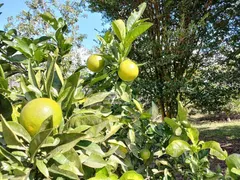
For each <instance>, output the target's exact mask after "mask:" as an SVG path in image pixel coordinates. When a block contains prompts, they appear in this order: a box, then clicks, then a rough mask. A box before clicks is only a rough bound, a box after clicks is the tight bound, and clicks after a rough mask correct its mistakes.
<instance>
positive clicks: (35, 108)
mask: <svg viewBox="0 0 240 180" xmlns="http://www.w3.org/2000/svg"><path fill="white" fill-rule="evenodd" d="M49 116H52V118H53V127H58V126H59V125H60V124H61V122H62V110H61V107H60V105H59V104H58V103H56V102H55V101H53V100H52V99H48V98H38V99H34V100H32V101H30V102H28V103H27V104H26V105H25V106H24V107H23V109H22V111H21V114H20V119H19V122H20V124H21V125H23V127H24V128H25V129H26V130H27V131H28V132H29V134H30V135H31V136H34V135H35V134H36V133H37V132H38V131H39V130H40V127H41V125H42V123H43V121H44V120H46V119H47V118H48V117H49Z"/></svg>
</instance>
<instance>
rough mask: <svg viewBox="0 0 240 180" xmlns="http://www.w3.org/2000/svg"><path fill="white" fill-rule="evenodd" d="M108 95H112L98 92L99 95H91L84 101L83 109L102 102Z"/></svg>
mask: <svg viewBox="0 0 240 180" xmlns="http://www.w3.org/2000/svg"><path fill="white" fill-rule="evenodd" d="M110 94H112V93H111V92H99V93H95V94H92V95H91V96H90V97H88V98H87V99H86V101H85V102H84V105H83V107H87V106H90V105H93V104H96V103H99V102H102V101H103V100H104V99H105V98H106V97H107V96H109V95H110Z"/></svg>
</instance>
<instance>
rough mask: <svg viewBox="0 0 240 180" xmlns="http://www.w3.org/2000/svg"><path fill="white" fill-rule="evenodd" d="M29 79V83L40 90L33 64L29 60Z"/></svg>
mask: <svg viewBox="0 0 240 180" xmlns="http://www.w3.org/2000/svg"><path fill="white" fill-rule="evenodd" d="M28 78H29V81H30V83H31V84H32V85H34V86H35V87H36V88H39V87H38V84H37V80H36V76H35V73H34V71H33V68H32V63H31V60H30V59H29V60H28Z"/></svg>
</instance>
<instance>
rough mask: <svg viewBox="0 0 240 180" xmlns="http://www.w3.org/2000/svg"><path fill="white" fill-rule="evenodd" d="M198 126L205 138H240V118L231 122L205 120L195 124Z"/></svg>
mask: <svg viewBox="0 0 240 180" xmlns="http://www.w3.org/2000/svg"><path fill="white" fill-rule="evenodd" d="M194 127H196V128H198V129H199V131H200V135H201V137H202V138H203V139H204V140H205V139H206V140H210V139H212V140H220V141H221V142H222V141H224V140H225V141H227V140H239V139H240V120H234V121H230V122H222V121H220V122H204V123H201V124H194Z"/></svg>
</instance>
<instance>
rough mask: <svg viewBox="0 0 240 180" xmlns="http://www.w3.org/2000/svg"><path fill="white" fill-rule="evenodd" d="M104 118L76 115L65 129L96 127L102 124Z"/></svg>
mask: <svg viewBox="0 0 240 180" xmlns="http://www.w3.org/2000/svg"><path fill="white" fill-rule="evenodd" d="M102 121H103V120H102V118H101V116H99V115H91V114H90V115H84V114H75V115H73V116H72V117H71V118H70V120H69V121H68V122H67V123H66V124H65V129H69V128H70V127H72V128H76V127H78V126H81V125H89V126H94V125H97V124H100V123H101V122H102Z"/></svg>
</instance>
